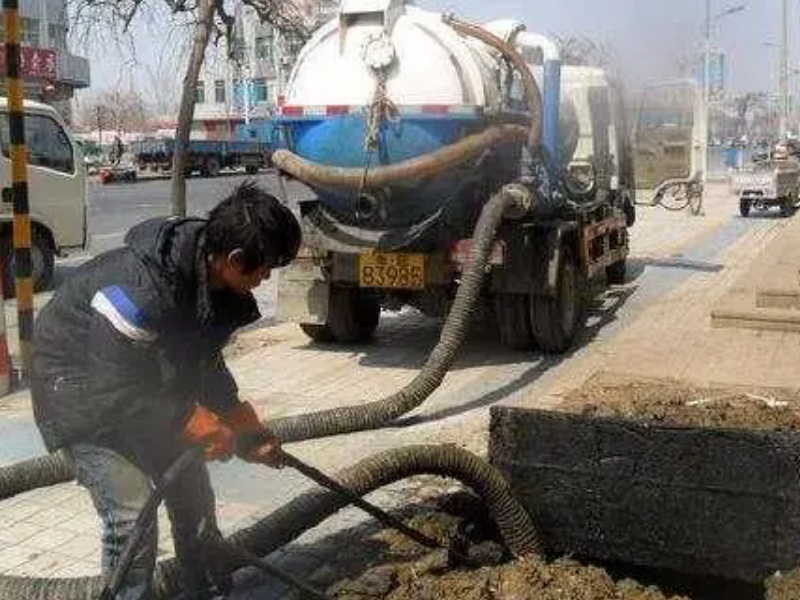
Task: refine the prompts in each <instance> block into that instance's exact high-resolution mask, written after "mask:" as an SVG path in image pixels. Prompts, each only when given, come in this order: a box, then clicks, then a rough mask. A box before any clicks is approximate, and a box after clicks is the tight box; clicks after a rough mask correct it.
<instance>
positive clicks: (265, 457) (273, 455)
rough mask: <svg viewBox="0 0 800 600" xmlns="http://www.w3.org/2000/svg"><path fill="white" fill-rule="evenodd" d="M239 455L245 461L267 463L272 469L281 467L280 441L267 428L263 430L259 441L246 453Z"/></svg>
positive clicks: (281, 452)
mask: <svg viewBox="0 0 800 600" xmlns="http://www.w3.org/2000/svg"><path fill="white" fill-rule="evenodd" d="M240 456H241V457H242V459H243V460H246V461H247V462H251V463H259V464H262V465H267V466H268V467H272V468H273V469H282V468H283V451H282V450H281V441H280V440H279V439H278V438H277V437H275V436H274V435H273V434H272V433H271V432H270V431H268V430H265V433H263V434H262V435H261V436H260V438H259V443H258V444H257V445H256V446H253V447H252V448H251V449H250V450H249V451H248V452H247V453H246V454H244V455H243V456H242V455H240Z"/></svg>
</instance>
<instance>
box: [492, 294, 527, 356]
mask: <svg viewBox="0 0 800 600" xmlns="http://www.w3.org/2000/svg"><path fill="white" fill-rule="evenodd" d="M494 311H495V315H496V316H497V329H498V331H499V332H500V341H501V342H502V344H503V345H504V346H506V347H507V348H511V349H512V350H532V349H533V348H534V347H535V346H536V341H535V340H534V339H533V333H532V332H531V309H530V296H529V295H527V294H498V295H497V296H495V297H494Z"/></svg>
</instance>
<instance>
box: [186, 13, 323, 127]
mask: <svg viewBox="0 0 800 600" xmlns="http://www.w3.org/2000/svg"><path fill="white" fill-rule="evenodd" d="M295 5H296V6H297V8H298V11H299V13H300V15H302V19H303V21H304V22H305V23H306V24H310V25H313V26H319V25H321V24H322V23H324V22H325V21H327V20H328V19H329V18H331V17H332V16H333V15H334V14H335V13H336V8H337V3H336V2H335V1H333V0H304V1H300V0H295ZM303 43H304V40H303V39H302V38H301V37H300V36H298V35H293V34H287V33H282V32H280V31H278V30H277V29H275V28H274V27H272V26H271V25H270V24H268V23H262V22H261V21H260V19H259V18H258V14H257V13H256V11H255V10H254V9H253V8H251V7H249V6H244V5H242V4H239V6H238V8H237V13H236V42H235V44H236V46H235V48H234V52H233V56H234V59H233V60H232V59H231V58H229V54H228V52H227V47H226V46H225V44H224V43H220V45H219V47H210V48H209V50H208V53H207V55H206V59H205V62H204V64H203V69H202V71H201V72H200V78H199V80H198V85H197V105H196V107H195V116H194V123H193V128H192V137H193V138H195V139H210V140H224V139H231V138H232V137H233V135H234V131H235V129H236V126H237V125H240V124H243V123H246V122H248V121H250V120H258V119H265V118H269V117H271V116H273V115H274V114H275V112H276V107H277V106H278V104H279V103H280V99H281V96H282V94H283V89H284V87H285V85H286V80H287V79H288V77H289V72H290V71H291V68H292V65H293V64H294V62H295V60H296V58H297V55H298V53H299V52H300V49H301V48H302V47H303Z"/></svg>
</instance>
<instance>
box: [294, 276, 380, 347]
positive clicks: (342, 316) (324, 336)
mask: <svg viewBox="0 0 800 600" xmlns="http://www.w3.org/2000/svg"><path fill="white" fill-rule="evenodd" d="M380 315H381V306H380V303H379V302H378V299H377V297H375V296H373V295H371V294H368V293H365V292H364V291H363V290H360V289H358V288H351V287H339V286H331V289H330V296H329V298H328V318H327V320H326V321H325V324H321V325H319V324H310V323H301V324H300V328H301V329H302V330H303V332H304V333H305V334H306V335H307V336H308V337H310V338H311V339H312V340H314V341H315V342H321V343H326V342H339V343H342V344H353V343H356V342H365V341H367V340H369V339H370V338H371V337H372V334H373V333H375V329H376V328H377V327H378V322H379V320H380Z"/></svg>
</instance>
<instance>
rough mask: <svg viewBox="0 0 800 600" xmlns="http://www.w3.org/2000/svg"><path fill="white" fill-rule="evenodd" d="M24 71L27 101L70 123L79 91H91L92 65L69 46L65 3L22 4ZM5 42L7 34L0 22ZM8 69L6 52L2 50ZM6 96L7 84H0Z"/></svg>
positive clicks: (27, 0) (32, 0) (34, 0)
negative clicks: (48, 107) (51, 108)
mask: <svg viewBox="0 0 800 600" xmlns="http://www.w3.org/2000/svg"><path fill="white" fill-rule="evenodd" d="M19 9H20V44H21V46H22V49H21V63H22V64H21V68H22V76H23V81H24V87H25V97H26V98H29V99H31V100H37V101H39V102H46V103H48V104H52V105H53V106H54V107H55V108H56V109H57V110H58V111H59V112H60V113H61V114H62V116H63V117H64V118H65V119H66V120H67V121H68V122H69V121H71V117H72V114H71V102H70V100H71V99H72V97H73V95H74V92H75V90H76V89H80V88H85V87H88V86H89V84H90V82H91V80H90V72H89V61H88V60H86V59H85V58H83V57H80V56H75V55H74V54H72V53H71V52H70V51H69V47H68V45H67V31H68V19H67V9H66V1H65V0H20V3H19ZM0 32H2V37H3V39H4V38H5V31H4V28H3V22H2V20H0ZM0 63H2V65H3V68H4V66H5V48H4V47H3V48H1V49H0ZM0 94H2V95H5V81H4V80H3V81H0Z"/></svg>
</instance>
